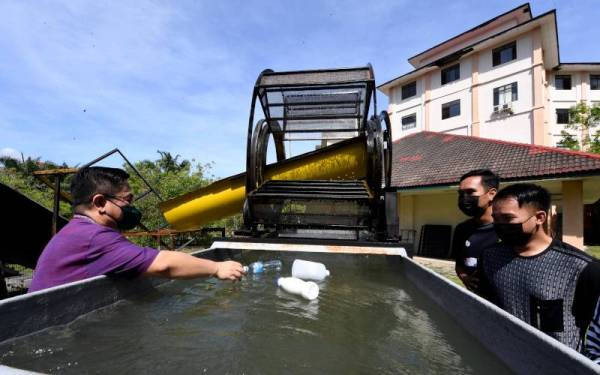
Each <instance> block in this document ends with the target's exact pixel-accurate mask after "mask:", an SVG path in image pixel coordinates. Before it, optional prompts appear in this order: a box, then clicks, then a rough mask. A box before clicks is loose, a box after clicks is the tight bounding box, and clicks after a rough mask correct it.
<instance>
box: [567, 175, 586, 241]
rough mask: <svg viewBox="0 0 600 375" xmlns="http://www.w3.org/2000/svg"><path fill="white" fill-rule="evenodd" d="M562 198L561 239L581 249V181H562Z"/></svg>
mask: <svg viewBox="0 0 600 375" xmlns="http://www.w3.org/2000/svg"><path fill="white" fill-rule="evenodd" d="M562 196H563V200H562V204H563V210H562V211H563V217H562V227H563V238H562V239H563V241H564V242H566V243H568V244H570V245H573V246H575V247H577V248H579V249H583V181H581V180H577V181H563V182H562Z"/></svg>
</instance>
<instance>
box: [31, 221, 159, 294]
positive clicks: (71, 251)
mask: <svg viewBox="0 0 600 375" xmlns="http://www.w3.org/2000/svg"><path fill="white" fill-rule="evenodd" d="M157 255H158V250H156V249H152V248H149V247H140V246H137V245H135V244H133V243H131V242H130V241H129V240H128V239H127V238H125V237H123V235H122V234H121V233H120V232H119V231H117V230H115V229H112V228H109V227H105V226H103V225H100V224H97V223H96V222H94V221H93V220H92V219H90V218H89V217H87V216H82V215H75V216H73V219H71V221H70V222H69V223H68V224H67V225H66V226H65V227H64V228H62V229H61V230H60V232H58V233H57V234H56V235H55V236H54V237H52V239H51V240H50V242H48V244H47V245H46V248H45V249H44V251H43V252H42V255H41V256H40V258H39V259H38V262H37V266H36V267H35V271H34V272H33V280H32V281H31V286H30V287H29V292H34V291H36V290H40V289H46V288H50V287H52V286H56V285H61V284H66V283H70V282H73V281H77V280H83V279H87V278H89V277H94V276H98V275H116V276H123V277H127V278H134V277H137V276H139V275H141V274H142V273H144V272H145V271H146V270H147V269H148V267H150V264H151V263H152V261H154V258H156V256H157Z"/></svg>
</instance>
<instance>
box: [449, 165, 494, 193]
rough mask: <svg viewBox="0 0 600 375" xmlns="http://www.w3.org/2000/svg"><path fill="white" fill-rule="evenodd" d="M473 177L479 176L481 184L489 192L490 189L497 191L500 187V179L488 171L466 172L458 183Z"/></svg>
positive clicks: (475, 170)
mask: <svg viewBox="0 0 600 375" xmlns="http://www.w3.org/2000/svg"><path fill="white" fill-rule="evenodd" d="M473 176H481V184H482V185H483V186H484V187H485V188H486V190H490V189H492V188H493V189H496V190H497V189H498V187H499V186H500V177H498V175H497V174H495V173H494V172H492V171H490V170H489V169H474V170H472V171H470V172H467V173H465V174H463V175H462V177H461V178H460V181H459V182H462V181H463V180H465V179H467V178H469V177H473Z"/></svg>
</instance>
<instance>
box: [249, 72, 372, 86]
mask: <svg viewBox="0 0 600 375" xmlns="http://www.w3.org/2000/svg"><path fill="white" fill-rule="evenodd" d="M370 79H373V78H372V77H371V74H370V72H369V69H366V68H361V69H340V70H325V71H304V72H280V73H269V74H265V75H263V76H262V79H261V81H260V85H261V86H274V85H314V84H335V83H343V82H355V81H367V80H370Z"/></svg>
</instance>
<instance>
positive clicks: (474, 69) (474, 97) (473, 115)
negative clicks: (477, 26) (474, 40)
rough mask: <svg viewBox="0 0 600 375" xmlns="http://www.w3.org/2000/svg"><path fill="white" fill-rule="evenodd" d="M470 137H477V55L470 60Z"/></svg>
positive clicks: (479, 132) (478, 132)
mask: <svg viewBox="0 0 600 375" xmlns="http://www.w3.org/2000/svg"><path fill="white" fill-rule="evenodd" d="M471 61H472V63H471V69H472V72H471V121H472V123H471V135H472V136H474V137H479V134H481V131H480V129H479V126H480V123H479V53H476V54H474V55H473V57H472V58H471Z"/></svg>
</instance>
